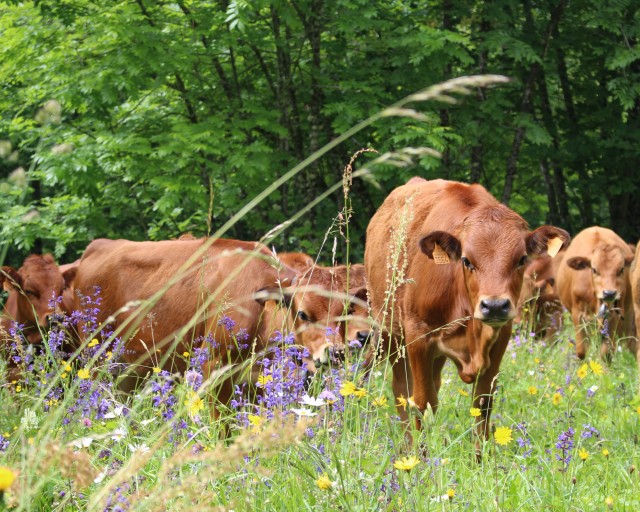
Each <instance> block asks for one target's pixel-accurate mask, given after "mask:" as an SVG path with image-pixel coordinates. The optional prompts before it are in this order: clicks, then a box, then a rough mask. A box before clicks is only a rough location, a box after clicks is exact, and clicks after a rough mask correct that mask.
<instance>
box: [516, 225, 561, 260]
mask: <svg viewBox="0 0 640 512" xmlns="http://www.w3.org/2000/svg"><path fill="white" fill-rule="evenodd" d="M570 241H571V236H570V235H569V233H567V232H566V231H565V230H564V229H560V228H557V227H555V226H540V227H539V228H538V229H536V230H534V231H532V232H531V233H529V234H528V235H527V237H526V240H525V242H526V244H527V254H532V255H533V254H543V253H545V252H547V253H549V255H550V256H552V257H553V256H555V255H556V254H557V253H558V252H559V251H561V250H562V249H566V248H567V247H568V246H569V242H570Z"/></svg>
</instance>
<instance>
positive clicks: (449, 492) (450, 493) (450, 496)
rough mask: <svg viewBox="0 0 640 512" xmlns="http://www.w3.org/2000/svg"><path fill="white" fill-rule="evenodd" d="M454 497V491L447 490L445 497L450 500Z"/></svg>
mask: <svg viewBox="0 0 640 512" xmlns="http://www.w3.org/2000/svg"><path fill="white" fill-rule="evenodd" d="M455 495H456V490H455V489H447V497H448V498H449V499H450V500H451V499H453V497H454V496H455Z"/></svg>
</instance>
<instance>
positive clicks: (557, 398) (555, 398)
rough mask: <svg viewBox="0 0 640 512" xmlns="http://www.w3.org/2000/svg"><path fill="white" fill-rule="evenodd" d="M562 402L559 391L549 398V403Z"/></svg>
mask: <svg viewBox="0 0 640 512" xmlns="http://www.w3.org/2000/svg"><path fill="white" fill-rule="evenodd" d="M561 402H562V395H561V394H560V393H554V394H553V398H552V399H551V403H552V404H553V405H560V403H561Z"/></svg>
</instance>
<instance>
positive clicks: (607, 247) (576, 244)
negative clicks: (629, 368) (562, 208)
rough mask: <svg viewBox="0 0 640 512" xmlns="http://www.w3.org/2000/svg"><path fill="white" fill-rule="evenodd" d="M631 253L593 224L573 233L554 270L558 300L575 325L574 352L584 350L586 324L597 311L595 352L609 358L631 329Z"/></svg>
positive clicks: (605, 230)
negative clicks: (597, 345)
mask: <svg viewBox="0 0 640 512" xmlns="http://www.w3.org/2000/svg"><path fill="white" fill-rule="evenodd" d="M632 261H633V253H632V252H631V249H630V248H629V246H628V245H627V243H626V242H625V241H624V240H622V238H620V237H619V236H618V235H616V234H615V233H614V232H613V231H611V230H610V229H607V228H602V227H598V226H594V227H590V228H587V229H584V230H583V231H581V232H580V233H578V234H577V235H576V236H575V238H574V239H573V241H572V242H571V245H570V246H569V248H568V249H567V252H566V254H565V256H564V258H563V263H562V265H561V266H560V270H559V271H558V278H557V282H558V292H559V295H560V300H561V301H562V304H563V305H564V307H565V308H567V309H568V310H569V311H570V313H571V319H572V320H573V324H574V326H575V334H576V355H577V356H578V357H579V358H580V359H584V357H585V355H586V353H587V341H588V339H587V336H585V328H586V326H587V325H588V324H590V323H591V321H592V320H593V319H594V318H595V317H596V315H597V317H598V326H599V331H600V332H601V334H602V336H601V338H602V345H601V347H600V355H601V356H602V357H604V358H609V357H610V356H611V355H612V354H613V353H614V352H615V349H616V344H617V341H618V340H619V339H620V338H621V337H626V336H631V335H632V328H633V325H632V322H633V299H632V296H631V284H630V281H629V268H630V265H631V262H632Z"/></svg>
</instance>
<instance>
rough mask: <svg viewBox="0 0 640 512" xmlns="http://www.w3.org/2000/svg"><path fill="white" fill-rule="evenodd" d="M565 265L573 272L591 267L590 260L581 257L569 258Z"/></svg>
mask: <svg viewBox="0 0 640 512" xmlns="http://www.w3.org/2000/svg"><path fill="white" fill-rule="evenodd" d="M567 265H568V266H569V267H570V268H572V269H573V270H584V269H585V268H589V267H590V266H591V260H590V259H589V258H583V257H582V256H576V257H575V258H569V259H568V260H567Z"/></svg>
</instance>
